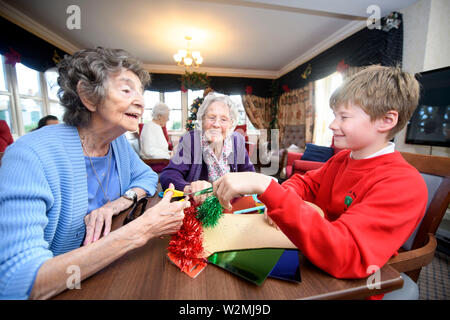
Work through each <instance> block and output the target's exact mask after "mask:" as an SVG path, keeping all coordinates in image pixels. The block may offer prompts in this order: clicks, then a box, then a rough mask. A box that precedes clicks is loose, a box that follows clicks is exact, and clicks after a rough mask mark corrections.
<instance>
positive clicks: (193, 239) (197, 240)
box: [167, 203, 206, 271]
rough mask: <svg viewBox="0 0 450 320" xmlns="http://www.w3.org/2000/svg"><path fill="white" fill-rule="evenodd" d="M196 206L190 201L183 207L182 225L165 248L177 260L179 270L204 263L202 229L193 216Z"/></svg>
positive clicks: (189, 268) (195, 212)
mask: <svg viewBox="0 0 450 320" xmlns="http://www.w3.org/2000/svg"><path fill="white" fill-rule="evenodd" d="M196 215H197V208H196V207H195V206H194V205H193V203H191V206H190V207H189V208H186V209H184V220H183V225H182V226H181V228H180V230H179V231H178V232H177V234H175V235H173V236H172V239H171V240H170V242H169V247H168V248H167V250H168V251H169V253H171V254H172V255H173V256H174V257H175V259H176V260H177V261H178V262H179V267H180V269H181V271H190V270H192V269H193V268H194V267H195V266H200V267H203V266H205V265H206V261H205V259H203V258H202V253H203V229H202V224H201V223H200V221H198V219H197V218H196V217H195V216H196Z"/></svg>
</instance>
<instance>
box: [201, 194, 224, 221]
mask: <svg viewBox="0 0 450 320" xmlns="http://www.w3.org/2000/svg"><path fill="white" fill-rule="evenodd" d="M197 211H198V214H197V216H196V218H197V219H198V220H200V221H201V223H202V224H203V226H205V227H215V226H216V225H217V223H218V221H219V219H220V218H221V217H222V216H223V209H222V205H221V204H220V202H219V199H217V198H216V196H209V197H208V198H206V200H205V201H204V202H203V203H202V204H201V205H200V206H199V207H198V208H197Z"/></svg>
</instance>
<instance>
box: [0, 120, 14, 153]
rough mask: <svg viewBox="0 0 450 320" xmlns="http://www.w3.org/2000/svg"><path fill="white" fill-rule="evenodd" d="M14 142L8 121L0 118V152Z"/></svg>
mask: <svg viewBox="0 0 450 320" xmlns="http://www.w3.org/2000/svg"><path fill="white" fill-rule="evenodd" d="M13 142H14V139H13V137H12V135H11V130H10V129H9V126H8V123H7V122H6V121H5V120H0V152H5V150H6V147H7V146H9V145H10V144H12V143H13Z"/></svg>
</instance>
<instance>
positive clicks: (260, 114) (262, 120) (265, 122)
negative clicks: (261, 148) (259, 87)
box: [242, 95, 271, 129]
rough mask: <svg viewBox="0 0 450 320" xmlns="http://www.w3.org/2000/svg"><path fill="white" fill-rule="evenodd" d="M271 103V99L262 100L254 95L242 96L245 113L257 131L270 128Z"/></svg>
mask: <svg viewBox="0 0 450 320" xmlns="http://www.w3.org/2000/svg"><path fill="white" fill-rule="evenodd" d="M270 102H271V99H270V98H262V97H258V96H254V95H243V96H242V104H243V105H244V109H245V113H246V114H247V116H248V118H249V119H250V121H251V123H252V124H253V126H254V127H255V128H256V129H269V128H270V120H271V119H270Z"/></svg>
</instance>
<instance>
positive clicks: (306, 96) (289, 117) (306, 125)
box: [278, 82, 314, 148]
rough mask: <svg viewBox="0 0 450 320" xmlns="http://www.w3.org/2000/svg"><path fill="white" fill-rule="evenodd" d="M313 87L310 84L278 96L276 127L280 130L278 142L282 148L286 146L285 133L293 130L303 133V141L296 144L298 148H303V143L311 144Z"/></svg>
mask: <svg viewBox="0 0 450 320" xmlns="http://www.w3.org/2000/svg"><path fill="white" fill-rule="evenodd" d="M313 104H314V85H313V82H310V83H309V84H308V85H306V86H305V87H303V88H300V89H295V90H292V91H289V92H284V93H283V94H282V95H281V96H280V102H279V106H278V126H279V129H280V141H281V146H282V147H289V146H286V143H284V142H285V140H286V141H287V140H289V137H287V136H286V134H287V132H291V131H292V129H293V128H297V129H300V130H302V131H303V132H304V140H303V141H301V140H300V141H298V143H297V144H296V145H297V146H298V147H300V148H304V147H305V143H309V142H312V137H313V132H314V105H313Z"/></svg>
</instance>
